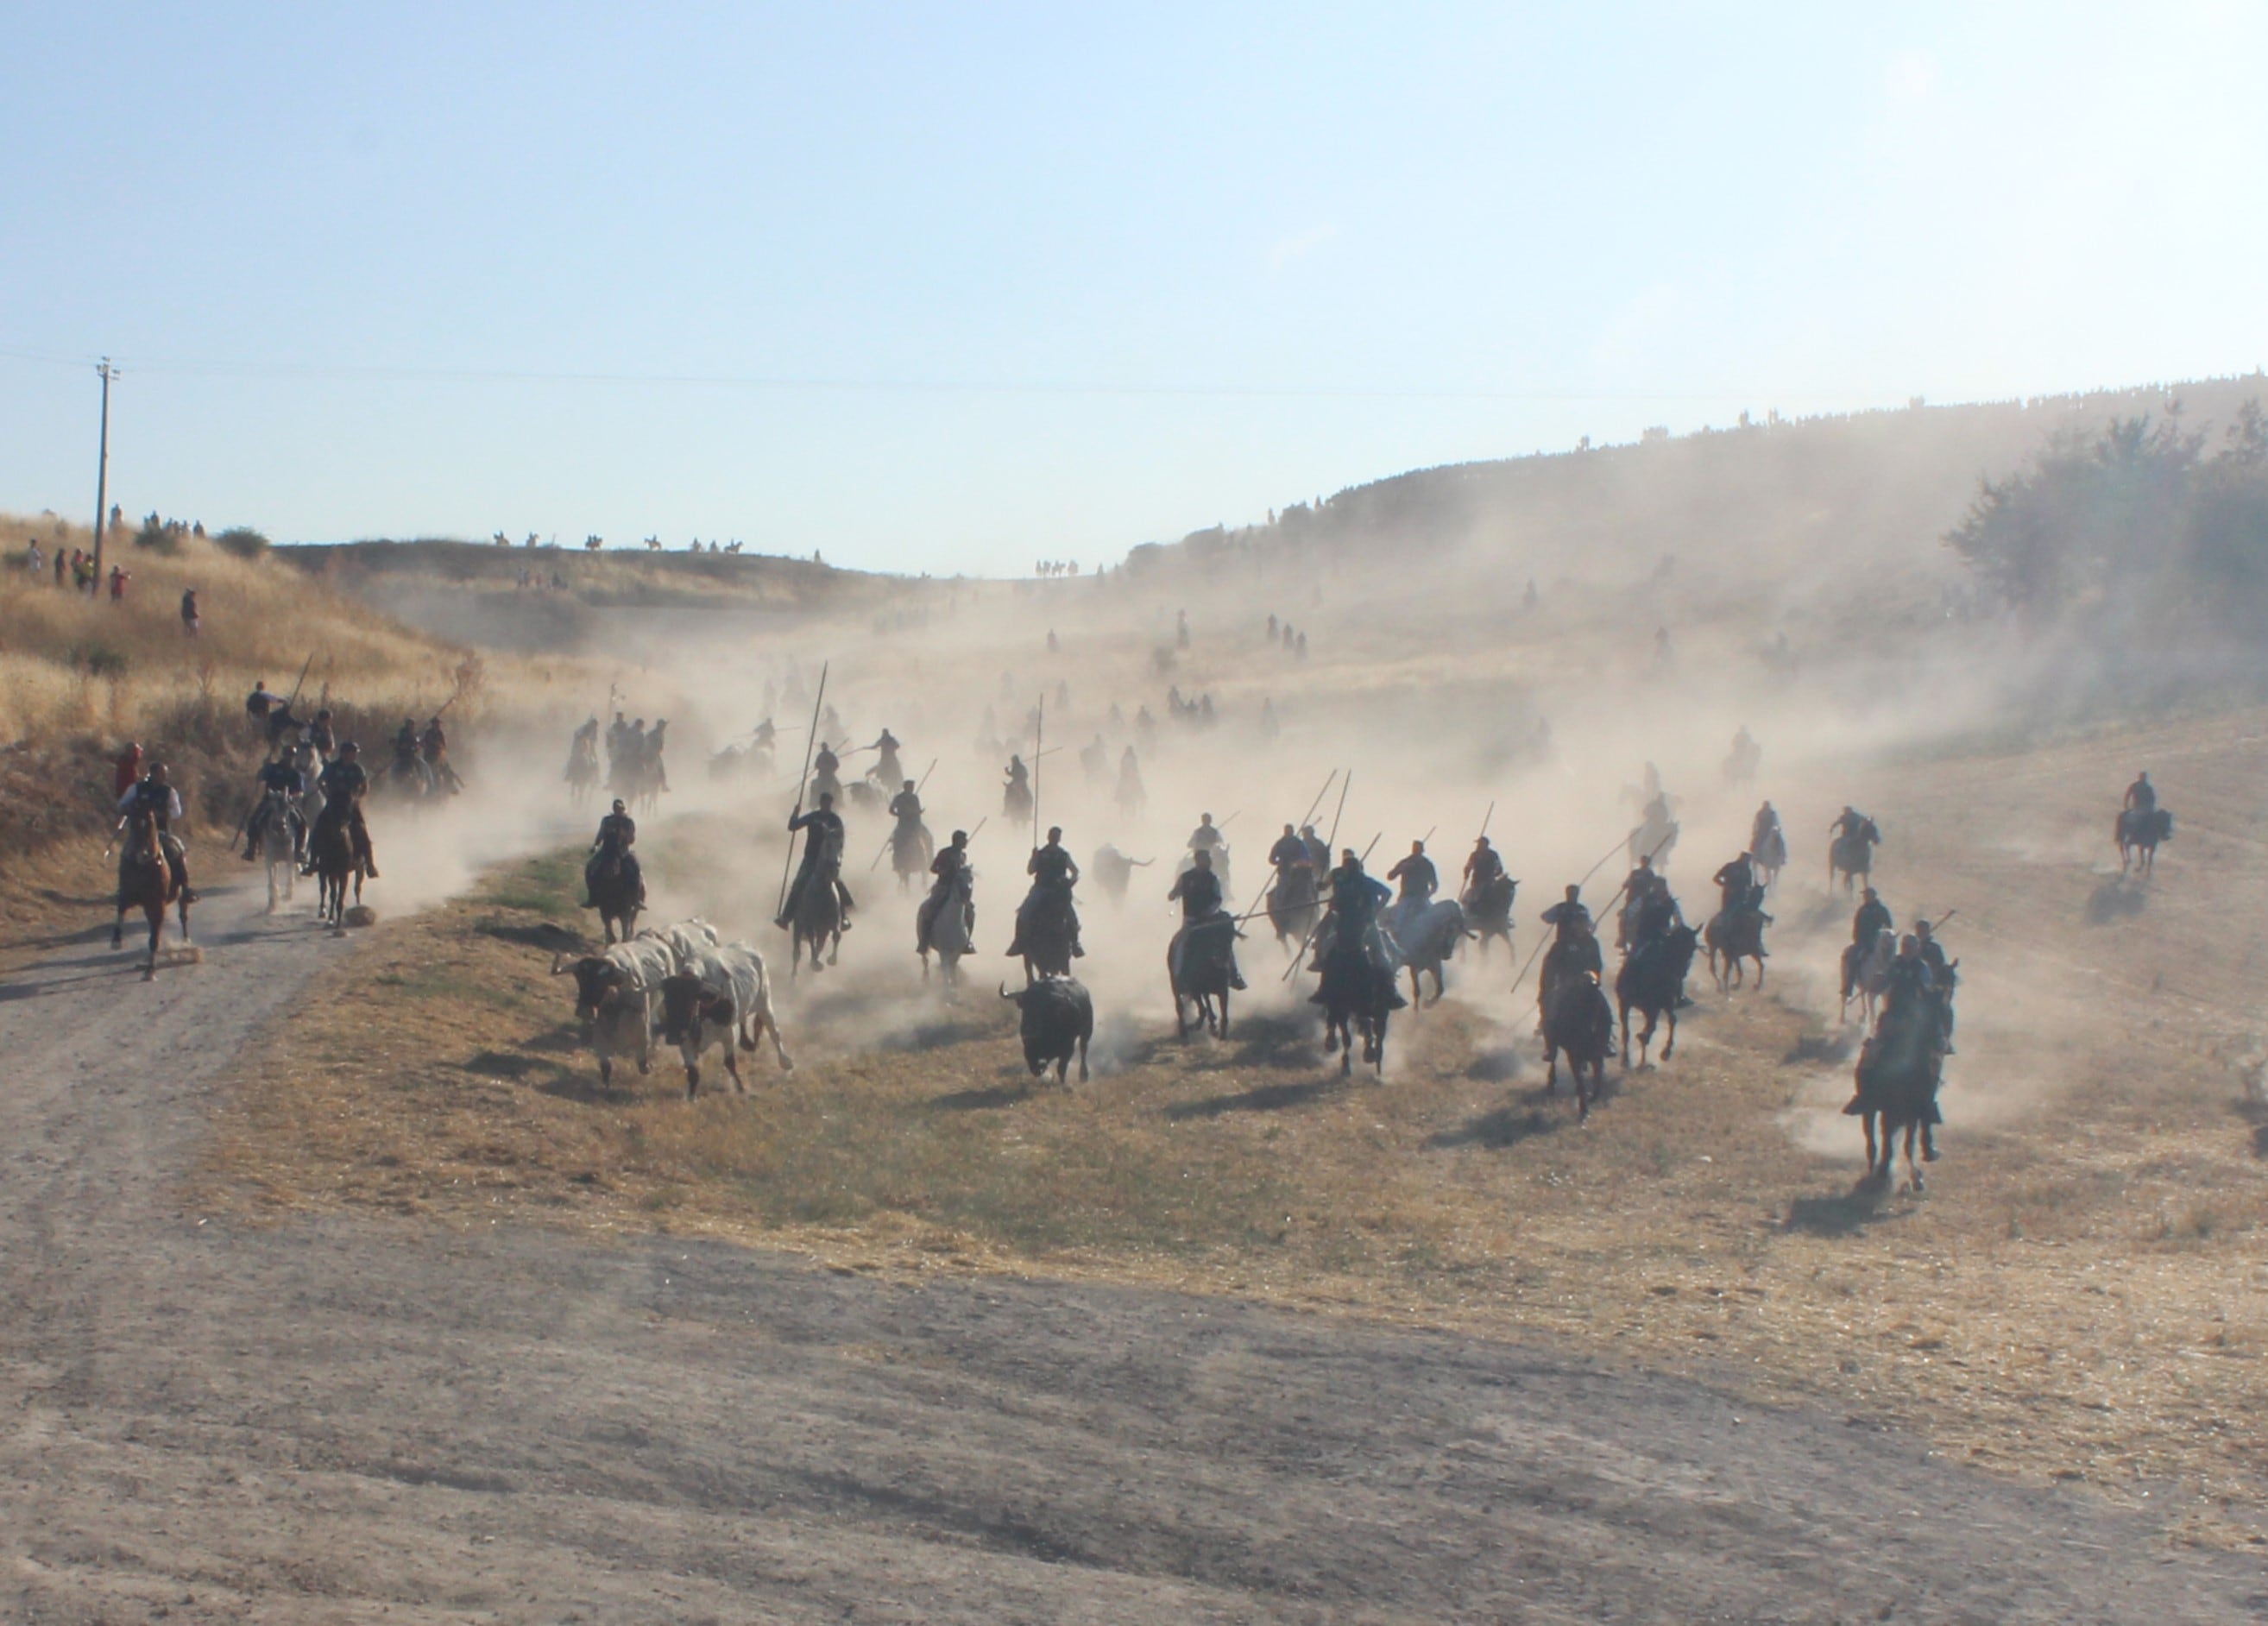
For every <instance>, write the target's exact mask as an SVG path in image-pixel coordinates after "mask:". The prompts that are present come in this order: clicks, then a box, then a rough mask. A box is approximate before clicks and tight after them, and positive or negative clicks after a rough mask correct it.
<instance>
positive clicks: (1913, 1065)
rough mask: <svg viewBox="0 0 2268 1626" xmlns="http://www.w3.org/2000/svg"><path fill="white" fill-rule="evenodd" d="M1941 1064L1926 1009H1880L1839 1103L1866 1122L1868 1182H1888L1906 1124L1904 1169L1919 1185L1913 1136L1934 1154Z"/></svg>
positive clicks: (1928, 1154)
mask: <svg viewBox="0 0 2268 1626" xmlns="http://www.w3.org/2000/svg"><path fill="white" fill-rule="evenodd" d="M1944 1066H1945V1059H1944V1054H1943V1052H1942V1051H1941V1050H1940V1049H1939V1048H1938V1045H1937V1041H1936V1023H1935V1021H1934V1019H1933V1016H1932V1014H1931V1013H1930V1012H1928V1011H1927V1010H1926V1009H1925V1008H1923V1007H1921V1006H1920V1005H1918V1004H1917V1005H1915V1006H1913V1007H1911V1008H1909V1009H1907V1010H1904V1011H1901V1012H1885V1013H1884V1014H1883V1017H1882V1020H1881V1025H1880V1026H1877V1027H1876V1028H1875V1030H1874V1037H1873V1038H1871V1039H1869V1040H1867V1043H1866V1045H1865V1047H1864V1048H1861V1049H1860V1050H1859V1064H1858V1066H1857V1068H1855V1069H1854V1070H1853V1072H1852V1078H1853V1081H1854V1082H1855V1083H1856V1084H1857V1085H1858V1093H1857V1094H1856V1095H1855V1096H1854V1097H1852V1101H1851V1104H1850V1105H1849V1106H1847V1107H1845V1108H1844V1109H1843V1111H1844V1114H1845V1116H1848V1117H1853V1118H1857V1119H1859V1121H1860V1122H1862V1123H1863V1125H1864V1126H1865V1128H1866V1132H1867V1175H1866V1183H1867V1184H1868V1185H1874V1186H1882V1185H1888V1184H1889V1178H1890V1160H1891V1158H1892V1157H1893V1155H1894V1154H1895V1152H1896V1144H1897V1137H1898V1132H1899V1131H1900V1130H1904V1132H1905V1144H1906V1171H1907V1174H1909V1176H1910V1177H1911V1181H1912V1185H1913V1188H1914V1189H1915V1190H1916V1191H1919V1190H1920V1189H1922V1178H1921V1165H1920V1164H1918V1163H1917V1162H1915V1161H1914V1140H1915V1137H1917V1136H1918V1137H1921V1139H1922V1142H1923V1148H1924V1155H1925V1157H1926V1158H1934V1157H1935V1156H1936V1155H1937V1152H1936V1148H1935V1147H1934V1146H1933V1145H1932V1144H1930V1131H1931V1130H1932V1129H1934V1128H1935V1127H1936V1126H1937V1125H1938V1124H1939V1123H1940V1122H1942V1120H1941V1119H1940V1116H1939V1115H1938V1110H1937V1092H1938V1086H1939V1085H1940V1083H1941V1082H1942V1081H1943V1073H1944ZM1878 1122H1879V1123H1880V1125H1881V1143H1880V1144H1881V1156H1880V1158H1879V1159H1877V1157H1876V1155H1875V1151H1876V1141H1875V1136H1874V1129H1875V1126H1876V1124H1877V1123H1878Z"/></svg>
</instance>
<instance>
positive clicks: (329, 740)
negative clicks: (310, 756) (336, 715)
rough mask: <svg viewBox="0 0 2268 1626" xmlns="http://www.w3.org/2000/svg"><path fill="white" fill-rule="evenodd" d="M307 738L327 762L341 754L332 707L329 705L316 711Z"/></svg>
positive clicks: (308, 726)
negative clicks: (333, 722) (333, 726)
mask: <svg viewBox="0 0 2268 1626" xmlns="http://www.w3.org/2000/svg"><path fill="white" fill-rule="evenodd" d="M306 740H307V743H308V744H309V745H311V746H313V747H315V749H316V750H317V751H318V752H320V754H321V755H322V758H323V760H324V761H327V762H328V761H330V759H331V758H333V757H335V756H336V755H337V754H339V737H338V735H337V734H336V733H335V732H334V731H333V730H332V727H331V709H330V708H329V707H328V706H325V707H324V708H323V709H322V710H320V711H318V712H316V713H315V720H314V721H313V722H312V723H310V724H308V725H307V733H306Z"/></svg>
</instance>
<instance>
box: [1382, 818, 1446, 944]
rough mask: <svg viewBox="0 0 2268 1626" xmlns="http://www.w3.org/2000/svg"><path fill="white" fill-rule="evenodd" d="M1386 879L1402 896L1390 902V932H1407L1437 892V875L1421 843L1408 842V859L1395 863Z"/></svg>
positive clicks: (1438, 873)
mask: <svg viewBox="0 0 2268 1626" xmlns="http://www.w3.org/2000/svg"><path fill="white" fill-rule="evenodd" d="M1386 879H1388V880H1389V881H1399V882H1400V883H1401V885H1402V895H1401V896H1400V897H1399V898H1397V899H1395V903H1394V929H1395V934H1396V935H1397V936H1400V935H1402V934H1403V933H1406V932H1407V931H1409V929H1410V925H1411V924H1412V923H1414V922H1415V921H1416V920H1417V918H1418V915H1419V914H1420V913H1421V912H1422V911H1423V910H1424V909H1425V906H1426V905H1427V904H1429V903H1431V902H1432V901H1433V894H1435V893H1436V892H1439V891H1440V889H1441V875H1440V871H1438V870H1436V869H1435V868H1434V867H1433V860H1432V859H1431V858H1429V857H1426V856H1425V842H1422V841H1418V842H1410V856H1409V857H1406V858H1403V859H1400V860H1398V861H1397V862H1396V863H1395V865H1394V867H1393V868H1392V869H1390V870H1388V871H1387V872H1386Z"/></svg>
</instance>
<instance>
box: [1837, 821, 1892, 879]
mask: <svg viewBox="0 0 2268 1626" xmlns="http://www.w3.org/2000/svg"><path fill="white" fill-rule="evenodd" d="M1881 839H1882V833H1881V830H1880V829H1879V828H1876V827H1875V824H1874V820H1872V819H1867V820H1860V822H1859V828H1857V829H1855V830H1850V831H1846V832H1845V834H1843V835H1838V836H1837V837H1836V838H1835V840H1834V842H1833V844H1831V845H1830V847H1829V848H1828V849H1827V889H1828V890H1829V891H1830V892H1832V891H1834V890H1835V878H1836V876H1837V875H1838V874H1839V875H1841V876H1842V877H1843V890H1844V892H1845V894H1850V893H1852V892H1855V891H1857V890H1858V888H1859V884H1860V883H1861V882H1863V881H1864V880H1865V879H1867V875H1868V874H1869V873H1870V872H1872V871H1873V869H1874V843H1875V842H1879V841H1881Z"/></svg>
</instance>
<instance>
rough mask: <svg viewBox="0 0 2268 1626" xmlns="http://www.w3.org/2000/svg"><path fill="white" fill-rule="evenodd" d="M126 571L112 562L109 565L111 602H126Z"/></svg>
mask: <svg viewBox="0 0 2268 1626" xmlns="http://www.w3.org/2000/svg"><path fill="white" fill-rule="evenodd" d="M126 578H127V572H126V571H124V570H121V569H120V568H119V567H118V566H116V565H112V566H111V567H110V601H111V602H112V603H113V604H123V603H125V602H126Z"/></svg>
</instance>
